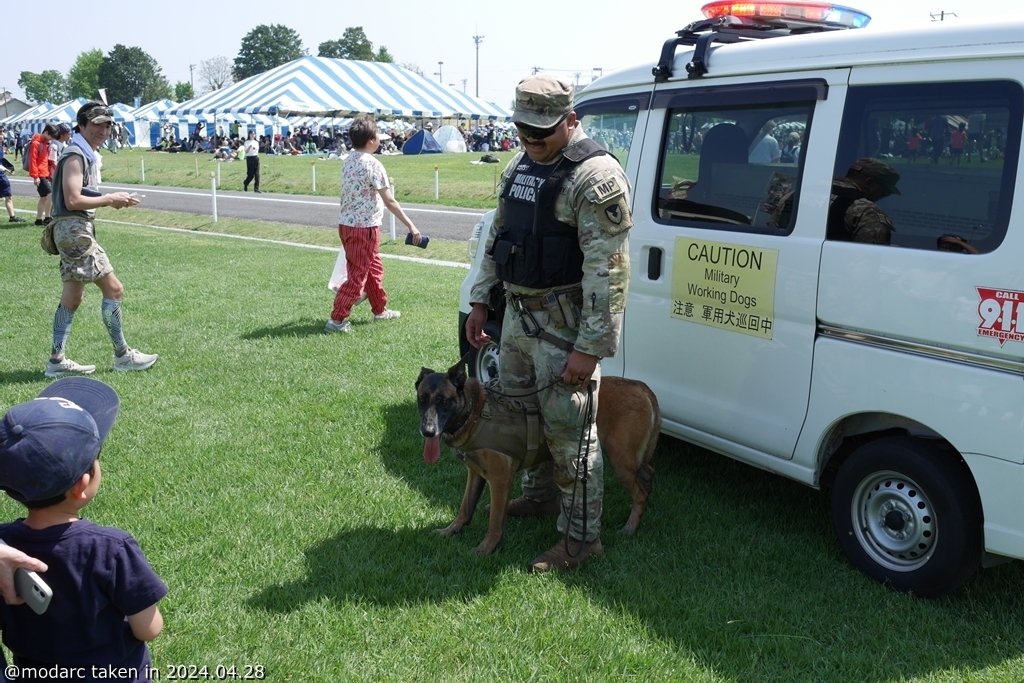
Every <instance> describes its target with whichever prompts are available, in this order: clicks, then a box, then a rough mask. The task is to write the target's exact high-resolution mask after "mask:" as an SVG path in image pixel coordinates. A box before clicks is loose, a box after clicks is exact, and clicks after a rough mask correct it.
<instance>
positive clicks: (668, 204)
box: [654, 102, 813, 235]
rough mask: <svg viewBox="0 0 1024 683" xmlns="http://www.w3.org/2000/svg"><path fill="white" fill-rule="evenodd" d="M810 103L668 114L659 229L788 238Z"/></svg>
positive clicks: (657, 207) (657, 204)
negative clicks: (671, 227) (685, 227)
mask: <svg viewBox="0 0 1024 683" xmlns="http://www.w3.org/2000/svg"><path fill="white" fill-rule="evenodd" d="M812 107H813V102H806V103H792V102H790V103H780V104H758V105H756V106H736V107H718V108H714V109H698V108H674V109H673V108H670V109H669V110H668V112H667V120H668V125H667V126H666V128H665V140H664V143H663V147H662V151H663V153H662V160H661V164H660V169H659V173H660V175H659V180H658V188H659V192H658V196H657V197H656V199H655V207H654V210H655V216H656V217H657V219H658V220H659V221H660V222H666V223H680V224H686V225H689V224H699V225H700V227H705V228H712V229H721V230H737V231H744V232H759V233H767V234H778V235H787V234H789V232H790V230H791V213H792V211H791V209H787V208H786V207H787V206H788V207H791V206H792V204H793V197H794V194H795V192H796V190H797V187H798V185H799V182H798V181H799V178H800V173H801V169H802V166H803V141H804V139H805V138H806V136H807V130H808V126H809V124H810V120H811V110H812Z"/></svg>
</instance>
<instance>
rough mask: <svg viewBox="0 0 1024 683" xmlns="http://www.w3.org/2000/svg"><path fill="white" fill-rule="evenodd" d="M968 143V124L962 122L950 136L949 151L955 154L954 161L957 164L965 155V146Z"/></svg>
mask: <svg viewBox="0 0 1024 683" xmlns="http://www.w3.org/2000/svg"><path fill="white" fill-rule="evenodd" d="M966 144H967V124H966V123H961V124H960V125H959V126H957V129H956V130H954V131H953V132H952V134H950V136H949V153H950V154H951V155H952V156H953V159H952V162H953V163H955V164H956V165H957V166H959V165H960V160H961V159H963V157H964V146H965V145H966Z"/></svg>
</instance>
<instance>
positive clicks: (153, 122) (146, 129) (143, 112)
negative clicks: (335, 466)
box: [132, 99, 178, 146]
mask: <svg viewBox="0 0 1024 683" xmlns="http://www.w3.org/2000/svg"><path fill="white" fill-rule="evenodd" d="M176 106H178V103H177V102H175V101H174V100H168V99H163V100H153V101H152V102H150V103H149V104H144V105H142V106H141V107H139V108H138V109H136V110H135V111H133V112H132V116H134V117H135V126H134V128H135V140H136V142H135V144H138V145H142V144H145V143H146V142H147V141H148V142H149V145H150V146H155V145H157V144H159V143H160V119H161V117H162V116H163V113H164V112H165V111H167V110H168V109H170V108H171V107H176Z"/></svg>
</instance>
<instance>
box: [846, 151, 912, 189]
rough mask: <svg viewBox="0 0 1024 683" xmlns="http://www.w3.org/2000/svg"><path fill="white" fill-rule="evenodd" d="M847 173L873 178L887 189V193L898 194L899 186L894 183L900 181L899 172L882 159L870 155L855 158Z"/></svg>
mask: <svg viewBox="0 0 1024 683" xmlns="http://www.w3.org/2000/svg"><path fill="white" fill-rule="evenodd" d="M849 173H855V174H858V175H861V176H864V177H867V178H874V179H875V180H876V181H877V182H878V183H879V184H881V185H882V186H883V187H885V188H886V189H887V190H889V194H900V191H899V188H897V187H896V183H898V182H899V181H900V174H899V173H897V172H896V171H895V170H894V169H893V167H892V166H890V165H889V164H887V163H885V162H884V161H879V160H878V159H872V158H870V157H864V158H861V159H857V161H855V162H853V164H851V165H850V170H849V171H848V174H849Z"/></svg>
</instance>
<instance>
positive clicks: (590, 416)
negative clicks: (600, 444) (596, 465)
mask: <svg viewBox="0 0 1024 683" xmlns="http://www.w3.org/2000/svg"><path fill="white" fill-rule="evenodd" d="M585 419H586V421H587V430H586V437H585V438H586V440H584V433H583V430H582V429H581V430H580V443H579V447H578V448H577V450H576V455H577V456H578V460H577V462H578V463H579V464H578V465H577V466H576V477H575V478H574V480H573V483H572V496H570V498H569V514H567V515H566V520H565V534H564V536H563V540H564V543H565V555H566V557H576V556H578V555H579V553H581V552H583V546H584V545H585V544H586V542H587V541H586V538H587V481H588V480H589V478H590V474H589V467H588V463H587V460H588V458H589V453H590V447H589V446H590V437H591V435H592V434H593V432H592V431H591V430H592V429H593V428H594V385H593V384H592V383H590V382H588V383H587V410H586V413H585ZM581 483H582V484H583V496H582V498H583V538H581V539H580V547H579V552H576V553H574V552H573V551H572V544H571V543H570V540H571V538H570V536H569V529H570V528H572V511H573V510H575V509H576V491H577V489H578V488H579V486H580V484H581Z"/></svg>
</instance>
